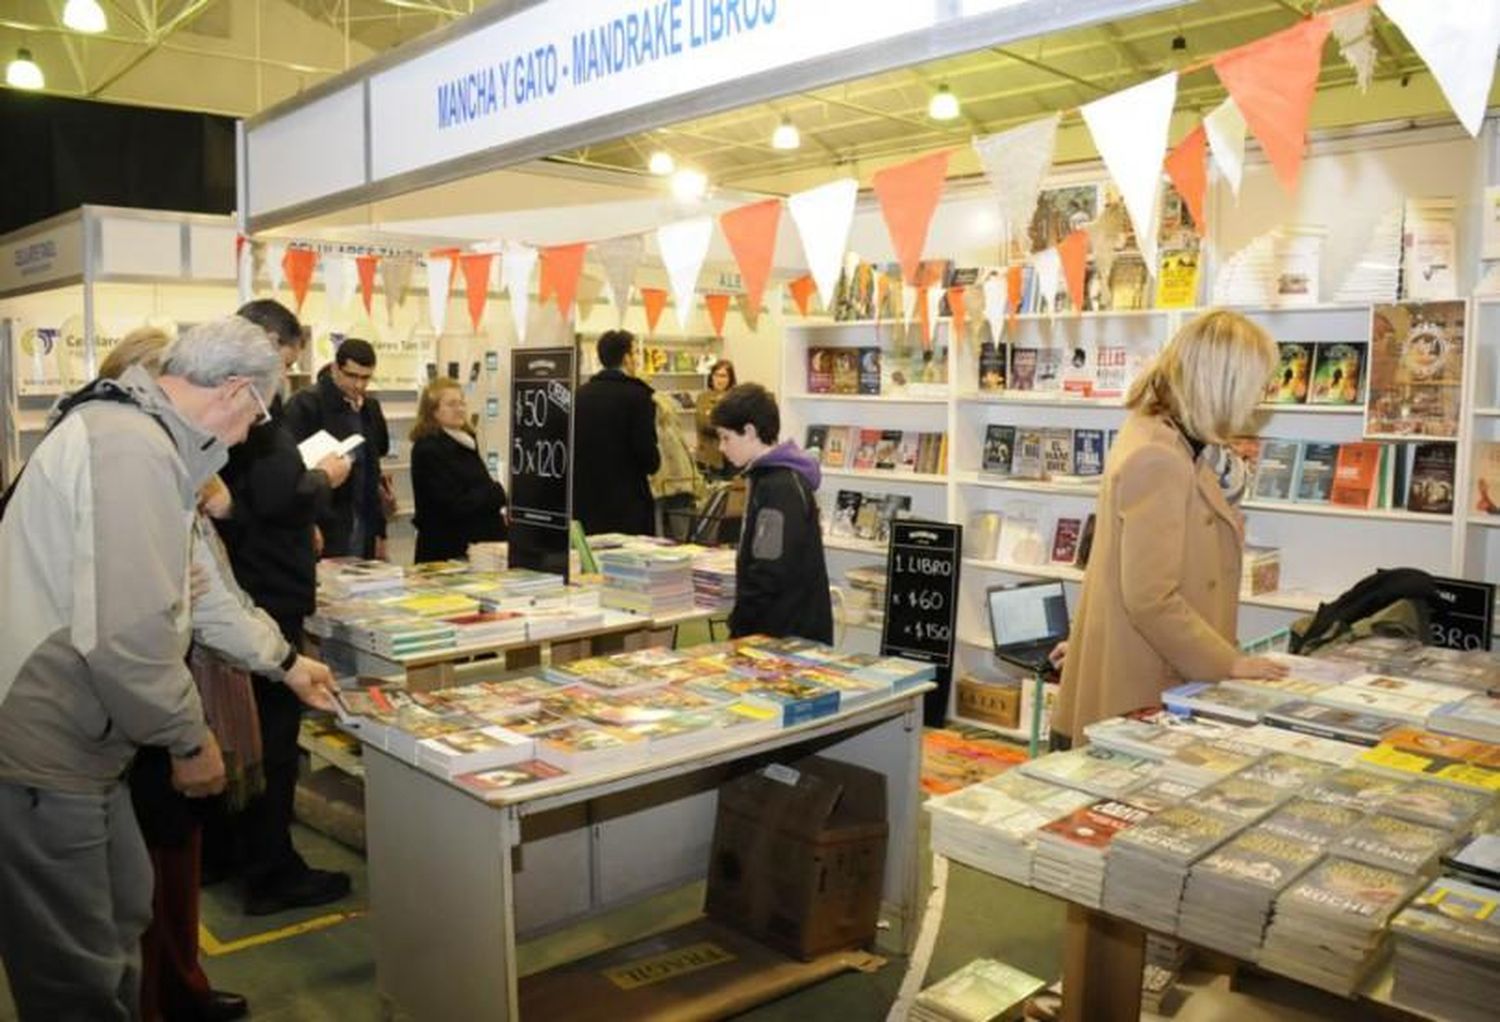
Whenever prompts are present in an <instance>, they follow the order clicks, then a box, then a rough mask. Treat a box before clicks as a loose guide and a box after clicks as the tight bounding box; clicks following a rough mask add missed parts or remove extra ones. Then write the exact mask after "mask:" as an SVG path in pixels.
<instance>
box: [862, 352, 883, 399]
mask: <svg viewBox="0 0 1500 1022" xmlns="http://www.w3.org/2000/svg"><path fill="white" fill-rule="evenodd" d="M858 392H859V393H861V394H879V393H880V349H879V348H860V349H859V384H858Z"/></svg>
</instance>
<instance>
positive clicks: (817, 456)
mask: <svg viewBox="0 0 1500 1022" xmlns="http://www.w3.org/2000/svg"><path fill="white" fill-rule="evenodd" d="M827 445H828V427H827V426H808V427H807V442H806V443H805V444H803V445H802V449H803V450H804V451H805V452H807V455H808V457H810V458H812V459H813V460H814V461H818V462H822V463H823V464H827V462H826V461H824V457H823V455H824V451H825V449H826V447H827Z"/></svg>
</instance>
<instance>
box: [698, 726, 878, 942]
mask: <svg viewBox="0 0 1500 1022" xmlns="http://www.w3.org/2000/svg"><path fill="white" fill-rule="evenodd" d="M888 831H889V826H888V824H887V822H886V801H885V777H884V775H882V774H878V773H876V772H874V771H873V770H866V769H864V768H862V767H857V766H853V765H851V764H848V763H841V762H839V761H837V760H831V759H824V758H822V757H819V756H813V757H809V758H807V759H803V760H799V761H797V762H795V763H792V764H790V765H789V766H787V765H782V764H772V765H770V766H768V767H766V768H764V769H762V770H759V771H756V772H754V773H751V774H746V775H744V776H742V777H738V778H736V779H734V780H732V781H729V782H727V783H725V784H724V785H723V786H722V787H720V788H719V811H718V818H717V819H716V821H715V823H714V841H713V851H712V854H711V858H710V860H709V869H708V896H707V899H706V904H705V906H704V908H705V911H706V912H707V914H708V915H709V917H710V918H712V919H716V920H718V921H720V922H723V923H725V924H726V925H729V926H733V927H735V928H736V929H739V930H741V931H742V932H744V933H747V934H749V935H750V936H752V937H755V938H757V939H759V940H763V941H765V942H766V943H767V944H770V945H771V946H773V947H777V948H780V949H782V950H784V951H786V952H787V953H789V954H792V955H795V956H797V957H799V958H802V959H804V960H808V959H811V958H814V957H816V956H818V955H821V954H824V953H825V952H828V951H832V950H835V949H838V948H848V947H858V946H863V945H868V944H869V943H870V942H871V941H873V940H874V937H875V924H876V920H877V917H878V916H879V913H880V892H881V888H882V887H883V881H884V877H885V847H886V838H887V834H888Z"/></svg>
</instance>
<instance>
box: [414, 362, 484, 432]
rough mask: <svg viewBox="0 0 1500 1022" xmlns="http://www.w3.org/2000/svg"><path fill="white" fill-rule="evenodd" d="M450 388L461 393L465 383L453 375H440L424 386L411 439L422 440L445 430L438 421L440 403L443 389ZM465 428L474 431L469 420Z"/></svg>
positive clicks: (418, 400) (418, 402)
mask: <svg viewBox="0 0 1500 1022" xmlns="http://www.w3.org/2000/svg"><path fill="white" fill-rule="evenodd" d="M450 389H451V390H456V391H458V392H459V393H460V394H462V393H463V390H464V388H463V384H461V383H459V382H458V381H457V380H455V379H454V378H453V377H451V376H439V377H438V378H437V379H435V380H433V381H432V382H431V383H429V384H428V385H427V386H425V387H423V388H422V396H421V397H419V398H417V421H416V422H414V423H412V427H411V434H410V435H411V439H413V440H420V439H422V438H423V437H424V436H433V435H435V434H437V433H441V432H442V431H443V427H442V425H441V424H440V423H439V422H438V421H437V410H438V403H439V402H440V401H442V400H443V391H445V390H450ZM464 429H465V430H468V431H469V432H470V433H472V432H474V431H473V430H472V429H470V428H469V424H468V423H467V422H466V423H464Z"/></svg>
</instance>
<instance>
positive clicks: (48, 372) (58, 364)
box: [10, 317, 63, 397]
mask: <svg viewBox="0 0 1500 1022" xmlns="http://www.w3.org/2000/svg"><path fill="white" fill-rule="evenodd" d="M10 334H11V337H12V338H14V344H13V345H12V346H11V373H12V375H13V376H14V377H15V381H16V393H17V394H19V395H20V396H22V397H30V396H33V395H50V394H61V393H62V390H63V380H62V331H61V329H60V328H59V327H56V326H41V325H38V324H35V323H32V322H31V321H29V320H26V319H22V318H20V317H16V318H14V319H12V320H11V321H10Z"/></svg>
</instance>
